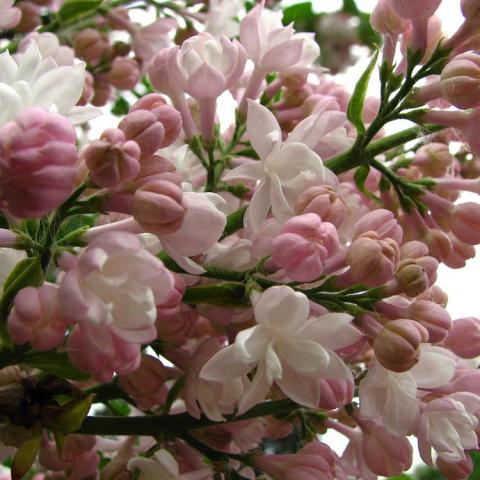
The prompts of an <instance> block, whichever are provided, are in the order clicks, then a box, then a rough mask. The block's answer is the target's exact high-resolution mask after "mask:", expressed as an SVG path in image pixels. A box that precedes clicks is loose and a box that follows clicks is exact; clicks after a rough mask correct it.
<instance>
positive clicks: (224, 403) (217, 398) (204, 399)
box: [183, 337, 248, 422]
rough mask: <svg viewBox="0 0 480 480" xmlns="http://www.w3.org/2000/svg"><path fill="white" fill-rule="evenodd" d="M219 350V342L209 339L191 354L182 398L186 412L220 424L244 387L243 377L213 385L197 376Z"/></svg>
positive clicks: (239, 397)
mask: <svg viewBox="0 0 480 480" xmlns="http://www.w3.org/2000/svg"><path fill="white" fill-rule="evenodd" d="M220 350H221V344H220V342H219V341H218V339H216V338H213V337H212V338H207V339H205V340H203V341H202V342H201V343H200V344H199V345H198V347H197V348H196V350H195V352H194V353H193V355H192V359H191V365H190V368H189V370H188V372H187V377H186V381H185V390H184V393H183V397H184V399H185V404H186V407H187V411H188V413H190V415H192V416H194V417H195V418H200V414H201V412H203V413H204V414H205V415H206V416H207V417H208V418H209V419H210V420H213V421H216V422H221V421H224V420H225V417H224V415H226V414H232V413H233V412H234V409H235V406H236V405H237V403H238V401H239V400H240V399H241V398H242V395H243V394H244V391H245V389H246V387H247V385H248V379H247V377H246V376H243V377H234V378H232V379H230V380H225V381H218V382H216V381H211V380H205V379H203V378H202V377H201V376H200V375H199V374H200V371H201V369H202V368H203V366H204V365H205V364H206V363H207V362H208V360H210V358H212V356H213V355H215V354H216V353H217V352H218V351H220Z"/></svg>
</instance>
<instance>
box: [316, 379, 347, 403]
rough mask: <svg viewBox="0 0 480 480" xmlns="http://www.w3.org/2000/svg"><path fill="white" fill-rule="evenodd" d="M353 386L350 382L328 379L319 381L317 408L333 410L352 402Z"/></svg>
mask: <svg viewBox="0 0 480 480" xmlns="http://www.w3.org/2000/svg"><path fill="white" fill-rule="evenodd" d="M354 389H355V385H354V383H353V381H351V380H339V379H336V378H328V379H321V380H320V401H319V402H318V408H321V409H323V410H335V409H336V408H341V407H343V406H345V405H347V404H348V403H350V402H351V401H352V398H353V392H354Z"/></svg>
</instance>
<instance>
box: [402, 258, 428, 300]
mask: <svg viewBox="0 0 480 480" xmlns="http://www.w3.org/2000/svg"><path fill="white" fill-rule="evenodd" d="M395 278H396V279H397V281H398V283H399V285H400V288H401V289H402V291H403V293H405V295H407V296H409V297H416V296H417V295H420V294H421V293H423V292H424V291H425V290H426V289H427V288H428V287H429V286H430V282H429V279H428V275H427V273H426V272H425V269H424V268H423V267H422V266H421V265H419V264H418V263H417V262H415V261H414V260H402V261H401V262H400V263H399V265H398V268H397V271H396V273H395Z"/></svg>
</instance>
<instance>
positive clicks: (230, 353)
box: [200, 287, 360, 412]
mask: <svg viewBox="0 0 480 480" xmlns="http://www.w3.org/2000/svg"><path fill="white" fill-rule="evenodd" d="M256 297H257V298H256ZM253 298H254V303H253V305H254V315H255V319H256V321H257V326H255V327H251V328H249V329H247V330H243V331H242V332H240V333H239V334H238V335H237V337H236V339H235V343H234V344H233V345H231V346H230V347H227V348H226V349H223V350H221V351H220V352H219V353H217V354H216V355H215V356H214V357H213V358H212V359H211V360H209V361H208V362H207V364H206V365H205V366H204V367H203V369H202V371H201V372H200V377H203V378H205V379H206V380H214V381H215V380H220V381H221V380H226V379H227V378H231V377H232V376H234V377H235V376H239V375H242V374H245V373H247V372H249V371H250V370H252V369H253V368H254V367H255V366H256V367H257V370H256V373H255V377H254V378H253V381H252V384H251V385H250V386H249V388H248V389H247V391H246V392H245V394H244V396H243V398H242V400H241V401H240V404H239V409H240V412H244V411H245V410H248V409H249V408H250V407H252V406H253V405H255V404H256V403H258V402H259V401H261V400H263V398H264V397H265V394H266V393H267V392H268V390H269V389H270V386H271V385H272V383H273V382H276V384H277V385H278V386H279V387H280V388H281V389H282V390H283V392H284V393H285V394H286V395H287V396H289V397H291V398H293V399H294V400H295V401H297V402H299V403H301V404H303V405H308V406H312V407H315V406H316V404H318V401H319V398H318V396H319V394H320V391H319V388H318V385H317V383H318V379H319V378H337V379H341V380H348V379H349V378H350V375H351V373H350V371H349V370H348V369H347V367H346V366H345V364H344V363H343V362H342V360H341V359H340V358H339V357H338V356H337V355H336V354H335V352H334V350H337V349H339V348H342V347H347V346H349V345H351V344H353V343H355V342H356V341H357V340H358V338H359V337H360V332H358V331H357V330H356V329H355V328H354V327H353V326H351V325H350V322H351V320H352V318H351V317H350V316H349V315H344V314H334V313H331V314H326V315H322V316H320V317H318V318H312V317H310V316H309V309H310V307H309V304H308V299H307V297H306V296H305V295H303V294H301V293H299V292H295V291H294V290H292V289H290V288H289V287H272V288H270V289H268V290H266V291H265V292H264V293H263V294H261V295H259V296H257V295H256V294H253Z"/></svg>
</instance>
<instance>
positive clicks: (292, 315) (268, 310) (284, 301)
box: [253, 286, 310, 333]
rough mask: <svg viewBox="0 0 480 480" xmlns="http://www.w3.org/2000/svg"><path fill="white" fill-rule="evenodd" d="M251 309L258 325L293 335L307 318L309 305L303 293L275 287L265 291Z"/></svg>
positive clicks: (283, 287)
mask: <svg viewBox="0 0 480 480" xmlns="http://www.w3.org/2000/svg"><path fill="white" fill-rule="evenodd" d="M253 309H254V314H255V319H256V320H257V323H258V324H259V325H265V326H267V327H269V328H271V329H272V330H276V331H283V332H292V333H294V332H295V331H296V330H297V329H298V327H299V326H300V325H302V324H303V322H305V320H306V319H307V318H308V315H309V312H310V304H309V303H308V298H307V297H306V295H304V294H303V293H300V292H296V291H295V290H293V289H292V288H290V287H286V286H276V287H271V288H269V289H267V290H265V291H264V292H263V293H262V294H261V295H260V297H259V299H258V300H257V301H256V302H255V304H254V306H253Z"/></svg>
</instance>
